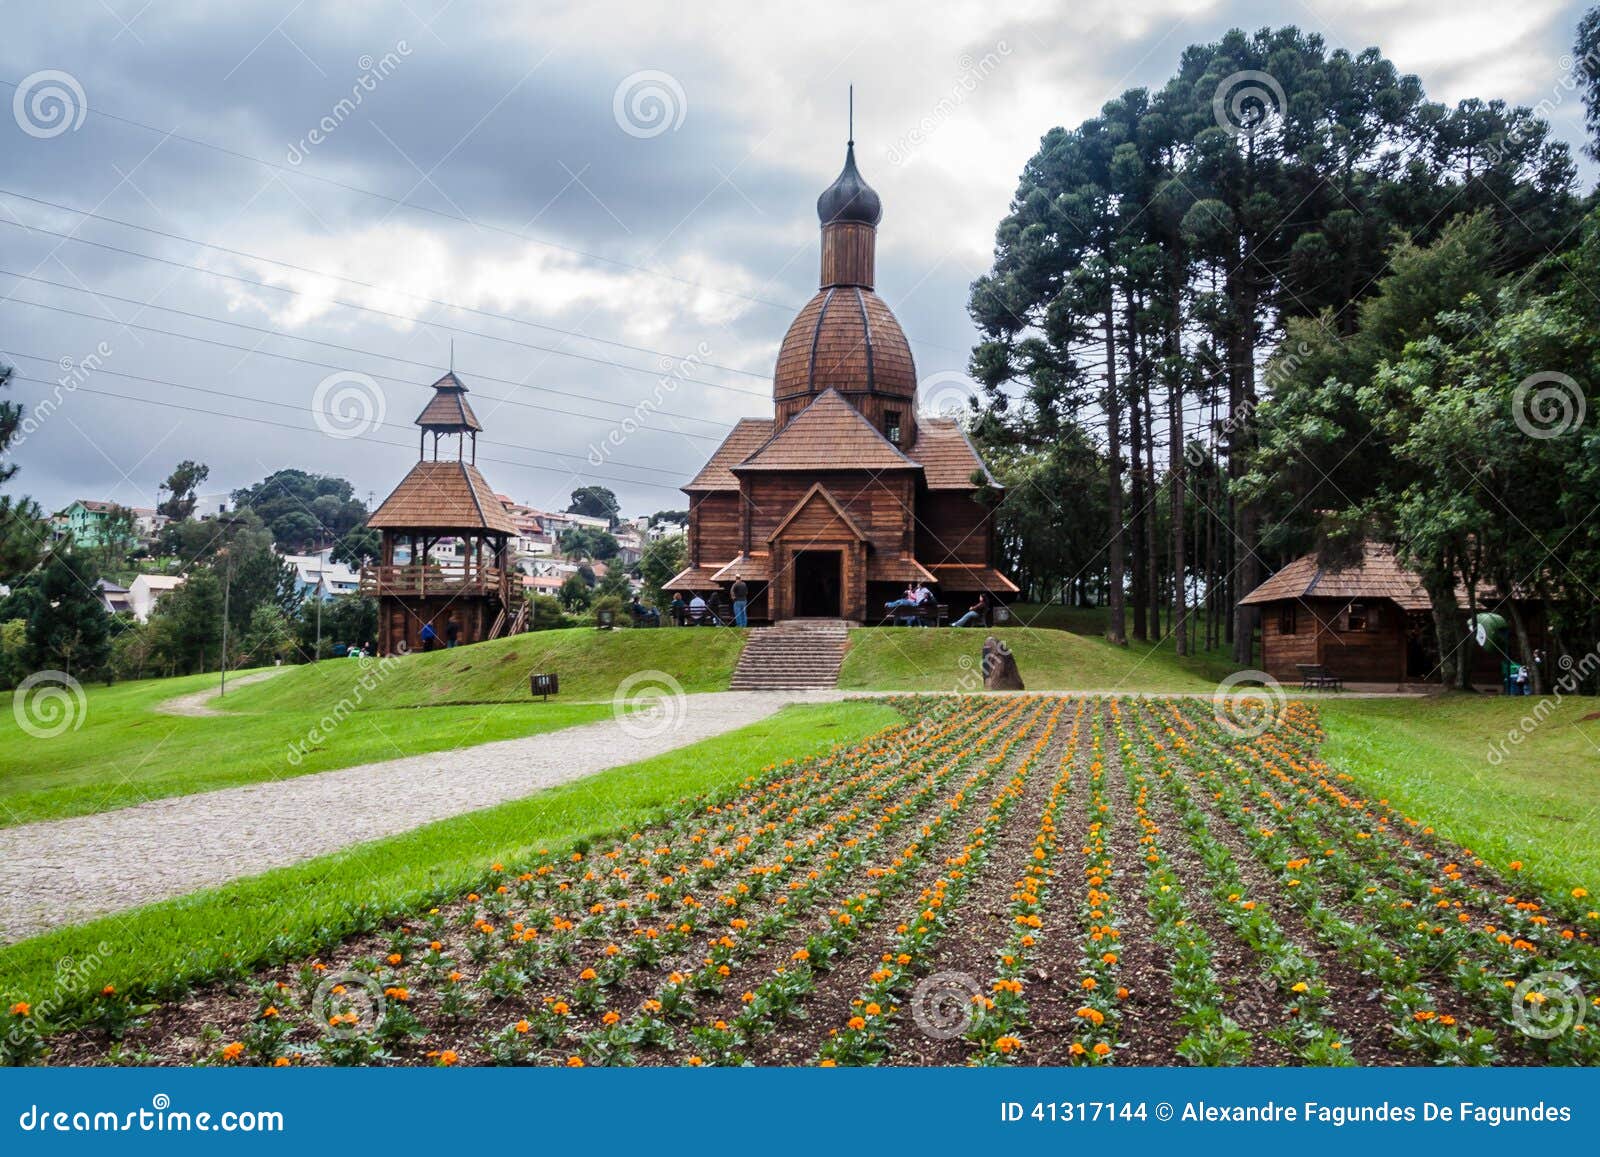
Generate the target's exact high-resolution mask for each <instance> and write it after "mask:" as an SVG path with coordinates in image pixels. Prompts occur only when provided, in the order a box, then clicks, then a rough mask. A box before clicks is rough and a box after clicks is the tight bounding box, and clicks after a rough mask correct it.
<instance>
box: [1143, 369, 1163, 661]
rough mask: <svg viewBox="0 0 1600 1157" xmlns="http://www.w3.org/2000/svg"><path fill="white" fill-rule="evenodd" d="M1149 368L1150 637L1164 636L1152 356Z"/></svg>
mask: <svg viewBox="0 0 1600 1157" xmlns="http://www.w3.org/2000/svg"><path fill="white" fill-rule="evenodd" d="M1144 364H1145V369H1146V372H1145V373H1143V374H1141V375H1140V377H1139V403H1140V405H1142V406H1143V407H1144V484H1145V490H1146V493H1148V494H1149V495H1150V518H1149V521H1148V522H1147V523H1146V526H1147V528H1148V529H1147V532H1146V539H1145V549H1146V550H1147V551H1149V552H1150V557H1149V561H1148V563H1146V567H1147V569H1148V570H1149V572H1150V580H1149V582H1150V588H1149V596H1150V638H1151V640H1152V641H1154V642H1160V640H1161V604H1162V603H1163V602H1164V601H1165V600H1164V599H1163V598H1162V592H1161V504H1160V501H1159V499H1160V494H1161V491H1160V488H1159V487H1158V486H1157V485H1156V415H1155V407H1153V406H1152V405H1151V404H1150V374H1149V365H1150V361H1149V359H1148V358H1146V359H1145V362H1144Z"/></svg>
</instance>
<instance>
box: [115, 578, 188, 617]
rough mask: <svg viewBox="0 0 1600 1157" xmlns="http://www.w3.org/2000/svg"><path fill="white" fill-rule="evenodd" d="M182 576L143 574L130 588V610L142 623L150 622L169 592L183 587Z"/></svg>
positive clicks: (135, 579)
mask: <svg viewBox="0 0 1600 1157" xmlns="http://www.w3.org/2000/svg"><path fill="white" fill-rule="evenodd" d="M183 578H184V576H183V575H181V574H141V575H136V576H135V577H134V580H133V582H132V583H131V584H130V585H129V587H128V609H129V610H131V611H132V612H133V617H134V618H135V619H137V620H138V621H139V622H141V623H146V622H149V621H150V612H151V611H153V610H155V609H156V603H157V602H158V601H160V599H161V597H162V596H163V595H165V594H166V593H167V592H168V591H172V590H176V589H177V588H178V587H180V586H182V585H183Z"/></svg>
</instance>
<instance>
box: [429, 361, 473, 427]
mask: <svg viewBox="0 0 1600 1157" xmlns="http://www.w3.org/2000/svg"><path fill="white" fill-rule="evenodd" d="M433 391H434V393H433V397H432V399H431V400H430V401H429V402H428V404H427V405H426V406H424V407H422V413H420V414H418V415H417V425H419V426H421V427H422V428H423V429H424V430H432V431H434V432H435V433H439V434H459V433H462V432H467V433H472V434H476V433H477V432H478V431H479V430H482V429H483V423H481V422H479V421H478V415H476V414H474V413H473V412H472V407H471V406H469V405H468V404H467V387H466V386H464V385H462V383H461V379H460V378H458V377H456V372H455V371H454V370H450V371H448V372H447V373H446V374H445V375H444V377H442V378H440V379H439V380H438V381H436V382H434V383H433Z"/></svg>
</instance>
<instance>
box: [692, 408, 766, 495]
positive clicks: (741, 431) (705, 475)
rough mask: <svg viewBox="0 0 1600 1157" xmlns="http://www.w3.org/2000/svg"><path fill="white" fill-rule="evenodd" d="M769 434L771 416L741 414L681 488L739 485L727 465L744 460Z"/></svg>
mask: <svg viewBox="0 0 1600 1157" xmlns="http://www.w3.org/2000/svg"><path fill="white" fill-rule="evenodd" d="M770 437H772V419H771V418H740V419H739V421H738V422H737V423H735V424H734V427H733V429H732V430H731V431H729V433H728V436H727V437H726V438H724V439H723V440H722V445H720V446H718V447H717V449H716V452H715V453H713V454H712V455H711V460H710V461H709V462H707V463H706V464H705V465H704V466H703V467H701V468H700V473H698V474H696V475H695V476H694V478H693V479H691V480H690V482H689V484H688V485H687V486H684V487H683V489H684V490H685V491H696V490H737V489H739V480H738V479H737V478H735V477H734V476H733V475H732V474H731V473H729V470H728V467H730V466H736V465H738V464H739V463H740V462H743V461H744V460H745V459H746V458H748V457H749V456H750V455H751V454H753V453H755V451H756V450H758V449H759V448H760V447H761V444H762V443H763V442H765V441H766V440H767V439H768V438H770Z"/></svg>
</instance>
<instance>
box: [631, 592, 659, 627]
mask: <svg viewBox="0 0 1600 1157" xmlns="http://www.w3.org/2000/svg"><path fill="white" fill-rule="evenodd" d="M628 610H629V611H631V612H633V621H634V622H635V623H638V624H643V623H648V624H650V625H651V626H652V627H659V626H660V625H661V612H660V611H658V610H656V609H655V608H654V607H647V606H645V605H644V604H643V603H641V602H640V601H639V596H638V595H634V596H633V602H631V603H629V604H628Z"/></svg>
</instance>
